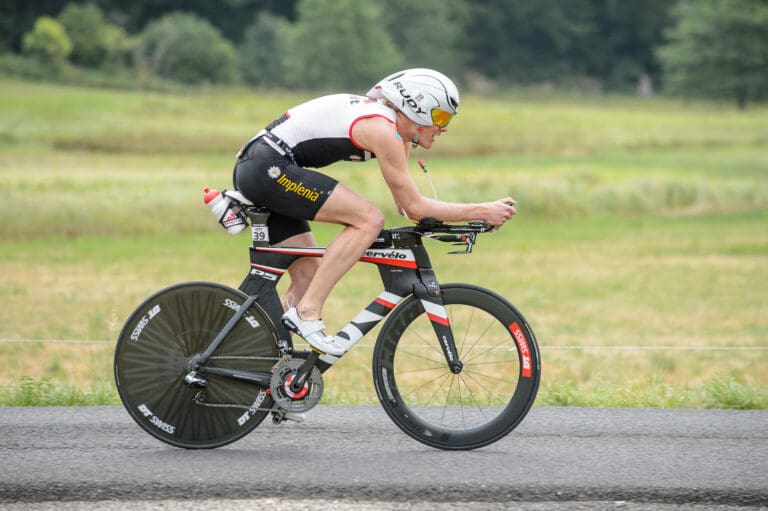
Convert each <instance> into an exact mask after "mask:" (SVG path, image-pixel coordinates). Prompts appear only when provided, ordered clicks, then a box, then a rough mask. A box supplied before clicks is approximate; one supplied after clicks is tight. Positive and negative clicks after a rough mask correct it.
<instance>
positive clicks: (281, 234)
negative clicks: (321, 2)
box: [233, 69, 516, 356]
mask: <svg viewBox="0 0 768 511" xmlns="http://www.w3.org/2000/svg"><path fill="white" fill-rule="evenodd" d="M458 106H459V92H458V89H457V88H456V86H455V85H454V83H453V82H452V81H451V80H450V79H449V78H448V77H446V76H445V75H443V74H442V73H440V72H438V71H434V70H431V69H407V70H404V71H400V72H397V73H394V74H392V75H390V76H387V77H386V78H384V79H383V80H381V81H380V82H379V83H378V84H376V85H375V86H374V87H373V88H372V89H371V90H370V91H368V93H367V94H366V96H357V95H352V94H333V95H328V96H323V97H319V98H316V99H313V100H311V101H308V102H306V103H303V104H301V105H298V106H296V107H294V108H291V109H289V110H288V111H287V112H286V113H285V114H283V115H282V116H280V117H279V118H277V119H276V120H275V121H273V122H272V123H271V124H269V125H268V126H267V127H266V128H265V129H263V130H262V131H260V132H259V133H258V134H257V135H256V136H255V137H254V138H253V139H251V140H250V141H249V142H248V143H247V144H246V145H245V146H244V147H243V148H242V149H241V150H240V152H239V153H238V159H237V163H236V165H235V170H234V176H233V180H234V184H235V188H236V189H238V190H239V191H240V192H241V193H242V194H243V195H244V196H245V197H246V198H248V199H249V200H251V201H252V202H253V203H255V204H257V205H260V206H264V207H267V208H269V209H270V210H271V212H272V214H271V215H270V217H269V221H268V225H269V232H270V242H271V243H272V244H273V245H276V246H302V247H308V246H316V241H315V239H314V236H313V234H312V231H311V230H310V226H309V222H308V220H313V221H318V222H327V223H334V224H339V225H342V226H344V228H343V229H342V231H341V232H340V233H339V234H338V235H337V236H336V237H335V238H334V239H333V240H332V241H331V242H330V243H329V244H328V247H327V249H326V252H325V254H324V256H323V257H322V259H319V260H318V259H317V258H303V259H299V260H297V261H296V262H295V263H294V264H292V265H291V267H290V268H288V273H289V275H290V277H291V284H290V285H289V287H288V289H287V290H286V293H285V295H284V297H283V306H284V308H285V309H286V312H285V314H284V315H283V317H282V322H283V323H284V325H285V326H286V327H287V328H288V329H290V330H292V331H294V332H295V333H296V334H298V335H300V336H301V337H302V338H304V340H305V341H307V343H308V344H309V345H310V346H312V347H313V348H315V349H317V350H318V351H321V352H324V353H328V354H330V355H335V356H340V355H343V354H344V353H345V352H346V346H345V345H344V344H343V342H344V341H343V339H337V338H335V337H334V336H330V335H328V334H327V333H326V331H325V324H324V323H323V321H322V319H321V317H322V314H321V313H322V310H323V304H324V303H325V301H326V299H327V297H328V295H329V294H330V292H331V290H332V289H333V287H334V286H335V285H336V283H338V281H339V280H340V279H341V277H342V276H343V275H344V274H345V273H346V272H347V270H349V269H350V268H351V267H352V265H353V264H355V262H357V261H358V259H359V258H360V257H361V256H362V254H363V252H364V251H365V250H366V249H367V248H368V247H369V246H370V245H371V243H373V241H374V240H375V239H376V237H377V235H378V234H379V233H380V232H381V229H382V228H383V226H384V216H383V214H382V213H381V211H380V210H379V209H378V208H377V207H376V206H375V205H373V204H372V203H371V202H369V201H368V200H366V199H365V198H363V197H362V196H360V195H358V194H357V193H356V192H355V191H353V190H352V189H351V188H349V187H348V186H346V185H345V184H343V183H340V182H338V181H337V180H336V179H334V178H332V177H330V176H327V175H325V174H323V173H321V172H318V171H316V170H310V169H308V168H307V167H313V168H320V167H324V166H327V165H329V164H331V163H334V162H337V161H341V160H356V161H366V160H370V159H372V158H374V157H375V158H376V160H377V161H378V163H379V168H380V170H381V174H382V176H383V178H384V182H385V183H386V184H387V186H388V187H389V189H390V191H391V193H392V197H393V198H394V201H395V204H396V206H397V209H398V211H399V212H401V213H402V214H404V215H406V216H407V217H408V218H410V219H414V220H418V219H421V218H424V217H435V218H439V219H441V220H443V221H446V222H452V221H466V220H482V221H484V222H487V223H488V224H490V225H493V226H494V227H500V226H501V225H502V224H504V223H505V222H506V221H507V220H509V219H510V218H512V215H514V214H515V213H516V211H515V208H514V206H513V205H514V204H515V201H514V200H512V199H511V198H510V197H502V198H500V199H498V200H496V201H492V202H484V203H474V204H460V203H449V202H443V201H438V200H433V199H429V198H427V197H424V196H423V195H422V194H421V193H420V192H419V190H418V188H417V186H416V183H415V182H414V181H413V179H412V178H411V176H410V174H409V171H408V156H409V153H410V149H411V147H414V148H415V147H417V146H421V147H423V148H424V149H429V148H430V147H432V145H433V144H434V143H435V140H436V138H437V137H439V136H440V135H442V134H443V133H445V132H446V131H447V129H448V123H449V122H450V121H451V119H452V118H453V116H455V115H456V113H457V109H458Z"/></svg>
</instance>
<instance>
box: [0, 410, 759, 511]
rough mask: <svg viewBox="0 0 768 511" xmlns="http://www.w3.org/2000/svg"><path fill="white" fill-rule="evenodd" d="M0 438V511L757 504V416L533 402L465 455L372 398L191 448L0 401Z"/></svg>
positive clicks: (92, 414)
mask: <svg viewBox="0 0 768 511" xmlns="http://www.w3.org/2000/svg"><path fill="white" fill-rule="evenodd" d="M0 432H2V436H1V438H2V442H0V507H3V506H5V507H6V508H7V509H17V507H16V506H18V505H23V504H24V503H27V504H30V505H31V504H32V503H36V504H37V505H43V504H45V502H46V501H51V503H52V501H58V504H57V506H58V507H57V508H59V509H67V508H66V507H62V506H63V503H62V502H66V501H70V502H71V501H85V502H106V501H115V502H117V503H119V502H161V501H162V502H173V501H182V502H183V501H187V502H189V501H191V500H193V499H199V500H200V501H210V499H228V500H229V502H231V503H232V504H233V505H232V506H231V508H232V509H235V508H236V506H234V504H235V503H236V502H241V501H243V502H253V499H260V500H259V502H262V503H263V502H266V501H265V500H264V499H267V501H269V500H270V499H273V500H274V501H275V502H289V503H290V502H294V506H293V509H296V508H297V507H296V506H295V504H297V503H300V502H333V501H336V502H337V503H339V502H340V503H344V502H356V503H357V505H356V508H357V509H373V508H368V507H365V505H363V503H377V502H378V503H387V502H388V503H400V504H401V506H400V507H393V508H392V509H417V507H403V506H404V503H409V502H410V503H418V502H422V503H423V502H427V503H444V504H445V505H446V506H448V505H450V506H455V505H460V504H461V503H465V505H464V508H466V509H470V508H472V505H475V503H479V504H478V505H481V506H484V507H479V508H477V509H496V508H497V507H494V506H501V505H508V504H510V503H521V504H522V503H528V504H530V506H533V507H526V508H525V509H538V508H537V507H536V506H537V505H538V504H536V503H571V504H578V503H585V502H598V503H601V502H602V503H612V505H618V504H622V503H629V504H631V505H634V504H633V503H660V504H661V505H662V507H658V508H655V507H654V508H653V509H662V508H663V509H667V507H664V506H673V507H675V508H677V505H678V504H683V503H685V504H691V503H695V504H700V505H703V506H704V507H706V508H707V509H710V508H711V509H715V508H720V507H719V506H720V505H725V506H727V507H731V506H736V505H749V506H760V507H762V506H767V507H768V411H723V410H661V409H584V408H553V407H535V408H534V409H533V410H532V411H531V413H530V414H529V415H528V417H527V418H526V419H525V420H524V421H523V423H522V424H521V425H520V426H519V427H518V428H517V429H516V430H515V431H513V432H512V433H511V434H510V435H509V436H507V437H506V438H504V439H502V440H501V441H499V442H497V443H495V444H493V445H490V446H488V447H485V448H482V449H479V450H475V451H467V452H446V451H440V450H436V449H433V448H430V447H427V446H424V445H421V444H419V443H417V442H416V441H414V440H412V439H410V438H409V437H407V436H406V435H405V434H403V433H401V432H400V430H398V429H397V428H396V427H395V426H394V424H392V423H391V422H390V420H389V419H388V418H387V416H386V415H385V414H384V412H383V411H382V410H381V409H380V408H379V407H358V406H355V407H352V406H349V407H347V406H324V405H320V406H318V407H317V408H316V409H314V410H312V411H311V412H310V413H309V414H308V417H307V421H306V422H304V423H302V424H295V423H284V424H282V425H277V426H276V425H273V424H271V423H270V422H269V421H268V420H267V421H265V422H264V423H263V425H262V426H260V427H259V428H257V429H256V430H255V431H254V432H252V433H251V434H250V435H249V436H247V437H245V438H244V439H242V440H240V441H238V442H236V443H234V444H232V445H230V446H227V447H222V448H219V449H215V450H205V451H188V450H183V449H178V448H174V447H171V446H167V445H165V444H163V443H161V442H159V441H158V440H155V439H154V438H152V437H150V436H149V435H147V434H146V433H144V432H143V431H142V430H141V429H140V428H139V427H138V426H137V425H136V424H134V422H133V421H132V420H131V419H130V417H129V416H128V414H127V413H126V412H125V410H123V409H122V408H121V407H76V408H0ZM12 503H17V504H12ZM505 503H506V504H505ZM617 503H618V504H617ZM470 504H471V505H470ZM528 504H526V505H528ZM622 505H623V504H622ZM711 506H715V507H711ZM164 507H165V508H166V509H173V507H172V506H170V505H168V506H164ZM312 507H313V506H312V505H309V507H308V508H312ZM335 507H336V508H338V509H346V508H345V507H343V506H342V505H336V506H335ZM697 507H698V506H697ZM118 508H119V507H118ZM118 508H116V509H118ZM246 508H247V507H246ZM246 508H243V509H246ZM287 508H288V507H286V509H287ZM374 508H380V509H384V508H385V507H384V506H383V504H382V506H381V507H374ZM450 508H451V509H460V508H458V507H456V508H454V507H450ZM500 508H501V507H499V509H500ZM571 508H574V507H573V506H571ZM575 508H576V509H578V508H579V507H575ZM582 508H583V509H586V508H584V507H582ZM18 509H21V507H18ZM39 509H42V507H40V508H39ZM72 509H74V508H72ZM78 509H79V508H78ZM83 509H85V508H83ZM89 509H90V508H89ZM273 509H276V507H273ZM300 509H303V508H300ZM350 509H352V508H350ZM387 509H389V508H387ZM419 509H421V508H419ZM424 509H428V507H427V508H424ZM473 509H474V508H473ZM589 509H594V508H589ZM627 509H635V508H627ZM643 509H646V508H645V507H643ZM647 509H651V507H648V508H647Z"/></svg>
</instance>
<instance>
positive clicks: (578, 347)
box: [0, 339, 768, 351]
mask: <svg viewBox="0 0 768 511" xmlns="http://www.w3.org/2000/svg"><path fill="white" fill-rule="evenodd" d="M115 342H116V341H114V340H112V341H110V340H103V339H94V340H84V339H0V343H19V344H96V345H98V344H103V345H107V344H111V345H114V344H115ZM356 346H357V347H360V348H373V344H357V345H356ZM539 348H541V349H542V350H546V351H549V350H596V351H768V346H704V345H694V346H659V345H653V346H645V345H641V344H633V345H602V344H557V345H550V344H541V343H540V344H539Z"/></svg>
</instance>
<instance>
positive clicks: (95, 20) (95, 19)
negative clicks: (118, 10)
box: [59, 4, 126, 67]
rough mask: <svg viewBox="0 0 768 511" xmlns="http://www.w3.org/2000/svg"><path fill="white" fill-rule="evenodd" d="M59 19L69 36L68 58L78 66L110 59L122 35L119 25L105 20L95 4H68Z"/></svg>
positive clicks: (115, 52) (123, 37)
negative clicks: (70, 49) (69, 56)
mask: <svg viewBox="0 0 768 511" xmlns="http://www.w3.org/2000/svg"><path fill="white" fill-rule="evenodd" d="M59 21H60V22H61V24H62V25H64V28H65V29H66V31H67V34H68V35H69V37H70V38H71V39H72V46H73V47H72V55H71V60H72V62H73V63H75V64H78V65H81V66H85V67H99V66H101V65H103V64H104V63H108V62H110V61H114V60H115V59H116V58H117V57H118V55H119V54H120V52H121V50H122V46H123V43H124V41H125V39H126V35H125V32H124V31H123V29H122V28H120V27H118V26H116V25H113V24H111V23H109V22H107V21H106V20H105V19H104V14H103V13H102V11H101V9H99V7H98V6H97V5H95V4H84V5H80V4H69V5H67V7H66V8H65V9H64V10H63V11H62V12H61V14H59Z"/></svg>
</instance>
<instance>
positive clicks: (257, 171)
mask: <svg viewBox="0 0 768 511" xmlns="http://www.w3.org/2000/svg"><path fill="white" fill-rule="evenodd" d="M233 180H234V185H235V189H236V190H239V191H240V192H241V193H242V194H243V195H244V196H245V197H246V198H247V199H248V200H250V201H251V202H253V203H254V204H256V205H258V206H263V207H265V208H267V209H269V210H270V211H271V214H270V215H269V220H268V221H267V227H268V228H269V241H270V243H271V244H273V245H274V244H277V243H280V242H281V241H284V240H286V239H288V238H290V237H291V236H295V235H297V234H302V233H305V232H310V231H311V228H310V227H309V222H308V220H314V219H315V216H316V215H317V212H318V211H319V210H320V208H321V207H322V205H323V204H325V201H326V200H327V199H328V196H329V195H330V194H331V192H333V189H334V188H336V185H337V184H338V181H337V180H335V179H333V178H332V177H329V176H326V175H325V174H322V173H320V172H317V171H314V170H310V169H306V168H304V167H301V166H299V165H297V164H296V163H294V162H293V160H292V159H291V158H289V157H288V156H286V155H282V154H280V153H279V152H277V151H276V150H275V149H273V148H272V147H271V146H269V145H268V144H267V143H266V142H265V141H264V140H263V139H258V140H256V141H255V142H252V143H251V144H250V145H248V146H247V147H246V148H245V151H243V153H242V154H241V155H240V157H239V158H238V160H237V164H236V165H235V171H234V175H233Z"/></svg>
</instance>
